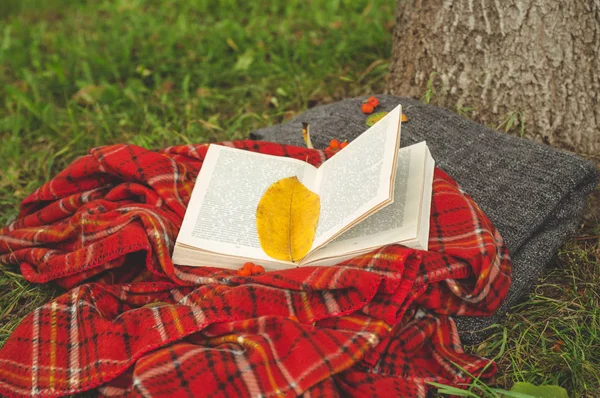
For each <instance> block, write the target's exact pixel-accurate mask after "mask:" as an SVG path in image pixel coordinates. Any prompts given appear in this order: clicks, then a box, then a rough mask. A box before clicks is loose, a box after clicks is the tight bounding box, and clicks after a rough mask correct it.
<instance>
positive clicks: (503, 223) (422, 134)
mask: <svg viewBox="0 0 600 398" xmlns="http://www.w3.org/2000/svg"><path fill="white" fill-rule="evenodd" d="M377 97H378V98H379V100H380V105H379V107H378V108H377V111H380V110H381V111H390V110H392V109H393V108H394V107H395V106H397V105H398V104H399V103H401V104H402V107H403V112H404V114H406V116H407V117H408V122H406V123H403V124H402V138H401V142H402V143H401V146H408V145H412V144H414V143H417V142H420V141H423V140H425V141H427V145H428V146H429V148H430V150H431V153H432V155H433V157H434V159H435V161H436V166H438V167H440V168H441V169H442V170H444V171H445V172H447V173H448V174H449V175H450V176H452V177H453V178H454V179H455V180H456V181H457V182H458V183H459V184H460V185H461V187H462V188H463V189H464V190H465V191H466V192H467V193H468V194H470V195H471V196H472V197H473V199H474V200H475V201H476V202H477V203H478V204H479V206H480V207H481V208H482V209H483V211H484V212H485V213H486V214H487V216H488V217H489V218H490V220H491V221H492V222H493V223H494V225H495V226H496V228H498V230H499V232H500V234H501V235H502V236H503V238H504V240H505V241H506V244H507V246H508V249H509V251H510V254H511V257H512V260H513V283H512V286H511V288H510V291H509V293H508V297H507V300H506V302H505V304H504V305H503V306H502V307H501V308H500V309H499V310H498V312H497V313H496V314H495V315H494V316H492V317H486V318H482V317H463V318H459V319H457V323H458V328H459V330H460V333H461V338H462V340H463V342H464V343H477V342H479V341H481V340H482V339H483V338H485V336H486V335H487V331H486V330H485V329H486V328H488V327H489V326H490V325H492V324H494V323H497V322H498V321H499V320H500V317H501V316H502V315H503V314H505V313H506V311H507V310H508V309H509V308H510V307H511V306H513V305H514V304H516V303H517V302H519V300H521V299H522V298H523V297H524V296H525V295H526V294H527V293H528V292H530V291H531V289H532V288H533V287H534V285H535V283H536V281H537V280H538V278H539V277H540V275H541V273H542V271H543V270H544V269H545V268H546V267H547V265H548V264H549V263H550V262H551V260H552V258H553V256H554V255H555V254H556V252H557V250H558V249H559V247H560V246H561V245H562V244H563V243H564V241H565V239H566V238H567V237H568V236H569V235H572V234H574V233H575V232H576V230H577V228H578V226H579V224H580V222H581V217H582V214H583V210H584V206H585V204H586V196H587V195H588V193H590V192H591V191H592V189H593V188H594V186H595V184H596V169H595V167H594V165H593V164H592V163H591V162H587V161H585V160H583V159H581V158H579V157H577V156H575V155H572V154H569V153H566V152H561V151H558V150H556V149H553V148H551V147H549V146H545V145H540V144H537V143H534V142H532V141H528V140H525V139H521V138H518V137H514V136H509V135H507V134H501V133H498V132H495V131H493V130H491V129H489V128H487V127H485V126H482V125H479V124H477V123H475V122H472V121H470V120H467V119H464V118H462V117H460V116H458V115H457V114H455V113H452V112H450V111H448V110H445V109H441V108H437V107H434V106H430V105H425V104H422V103H420V102H418V101H416V100H413V99H409V98H403V97H394V96H384V95H380V96H377ZM364 99H365V97H361V98H354V99H349V100H344V101H341V102H337V103H334V104H330V105H324V106H319V107H315V108H313V109H310V110H308V111H306V112H305V113H303V114H302V115H300V116H298V117H297V118H295V119H294V120H292V121H289V122H287V123H285V124H282V125H277V126H272V127H268V128H264V129H261V130H257V131H254V132H252V133H251V135H250V136H251V137H252V138H253V139H258V140H264V141H275V142H279V143H285V144H294V145H301V146H303V145H304V142H303V140H302V134H301V130H302V125H301V122H308V123H310V126H311V138H312V142H313V144H314V145H315V147H316V148H324V147H326V146H327V145H328V143H329V141H330V140H331V139H332V138H338V139H341V140H343V139H347V140H348V141H350V140H352V139H353V138H355V137H357V136H358V135H360V134H361V133H362V132H363V131H365V130H366V129H367V126H366V125H365V119H366V117H365V115H363V114H362V113H361V112H360V104H361V102H362V100H364ZM488 330H489V329H488Z"/></svg>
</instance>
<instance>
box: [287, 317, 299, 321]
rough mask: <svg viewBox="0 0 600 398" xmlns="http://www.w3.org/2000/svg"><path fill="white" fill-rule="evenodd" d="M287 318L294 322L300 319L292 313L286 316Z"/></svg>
mask: <svg viewBox="0 0 600 398" xmlns="http://www.w3.org/2000/svg"><path fill="white" fill-rule="evenodd" d="M288 319H291V320H292V321H294V322H300V320H299V319H298V317H296V316H294V315H292V316H289V317H288Z"/></svg>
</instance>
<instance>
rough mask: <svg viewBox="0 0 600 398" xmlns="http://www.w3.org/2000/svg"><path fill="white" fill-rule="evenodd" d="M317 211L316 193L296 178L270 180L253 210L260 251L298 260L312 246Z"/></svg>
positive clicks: (317, 198) (279, 258)
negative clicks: (272, 181) (271, 182)
mask: <svg viewBox="0 0 600 398" xmlns="http://www.w3.org/2000/svg"><path fill="white" fill-rule="evenodd" d="M320 212H321V200H320V198H319V195H317V194H316V193H314V192H312V191H310V190H309V189H308V188H306V187H305V186H304V185H303V184H302V183H301V182H300V180H298V178H297V177H288V178H284V179H281V180H279V181H276V182H275V183H273V184H272V185H271V186H270V187H269V188H268V189H267V190H266V191H265V193H264V194H263V196H262V198H260V201H259V202H258V207H257V209H256V229H257V231H258V240H259V241H260V245H261V247H262V249H263V250H264V252H265V253H267V255H268V256H270V257H273V258H275V259H277V260H283V261H292V262H298V261H300V260H301V259H302V258H303V257H304V256H306V254H307V253H308V252H309V250H310V248H311V247H312V243H313V240H314V239H315V232H316V230H317V224H318V222H319V213H320Z"/></svg>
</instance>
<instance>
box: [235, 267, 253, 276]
mask: <svg viewBox="0 0 600 398" xmlns="http://www.w3.org/2000/svg"><path fill="white" fill-rule="evenodd" d="M237 274H238V276H250V275H252V271H251V270H249V269H248V268H241V269H238V272H237Z"/></svg>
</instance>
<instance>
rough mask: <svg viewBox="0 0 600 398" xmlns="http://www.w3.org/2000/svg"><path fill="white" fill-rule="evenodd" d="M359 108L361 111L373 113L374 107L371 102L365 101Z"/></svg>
mask: <svg viewBox="0 0 600 398" xmlns="http://www.w3.org/2000/svg"><path fill="white" fill-rule="evenodd" d="M360 109H361V110H362V112H363V113H366V114H369V113H373V109H374V107H373V105H372V104H371V103H369V102H365V103H364V104H362V106H361V107H360Z"/></svg>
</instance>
